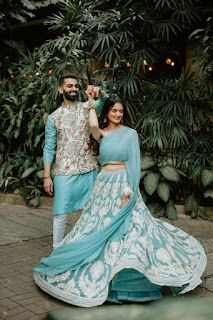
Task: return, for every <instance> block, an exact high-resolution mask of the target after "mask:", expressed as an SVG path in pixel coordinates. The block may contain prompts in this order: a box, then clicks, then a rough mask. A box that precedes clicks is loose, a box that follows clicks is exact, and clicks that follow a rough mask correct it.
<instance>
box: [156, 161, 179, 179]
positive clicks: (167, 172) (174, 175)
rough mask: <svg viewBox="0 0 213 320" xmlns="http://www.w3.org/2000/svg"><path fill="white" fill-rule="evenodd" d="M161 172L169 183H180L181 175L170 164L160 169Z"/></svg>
mask: <svg viewBox="0 0 213 320" xmlns="http://www.w3.org/2000/svg"><path fill="white" fill-rule="evenodd" d="M159 171H160V173H161V174H162V176H163V177H164V178H165V179H167V180H169V181H175V182H178V181H180V175H179V173H178V171H177V170H176V169H175V168H174V167H172V166H170V165H169V164H167V165H165V166H163V167H160V168H159Z"/></svg>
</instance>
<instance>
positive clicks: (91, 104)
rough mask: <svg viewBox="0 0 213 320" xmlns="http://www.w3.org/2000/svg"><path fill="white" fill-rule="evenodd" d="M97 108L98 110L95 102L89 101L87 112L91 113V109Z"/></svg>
mask: <svg viewBox="0 0 213 320" xmlns="http://www.w3.org/2000/svg"><path fill="white" fill-rule="evenodd" d="M95 108H96V102H95V100H89V101H88V107H87V110H88V111H90V110H91V109H95Z"/></svg>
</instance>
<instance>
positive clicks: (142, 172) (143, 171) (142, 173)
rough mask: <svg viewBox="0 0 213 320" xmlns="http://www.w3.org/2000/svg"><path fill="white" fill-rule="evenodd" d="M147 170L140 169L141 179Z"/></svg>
mask: <svg viewBox="0 0 213 320" xmlns="http://www.w3.org/2000/svg"><path fill="white" fill-rule="evenodd" d="M147 172H148V171H146V170H142V171H141V179H143V178H144V177H145V175H146V174H147Z"/></svg>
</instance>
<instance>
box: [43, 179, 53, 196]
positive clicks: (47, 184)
mask: <svg viewBox="0 0 213 320" xmlns="http://www.w3.org/2000/svg"><path fill="white" fill-rule="evenodd" d="M44 190H45V192H46V193H48V194H49V195H50V196H52V195H53V182H52V179H51V178H45V179H44Z"/></svg>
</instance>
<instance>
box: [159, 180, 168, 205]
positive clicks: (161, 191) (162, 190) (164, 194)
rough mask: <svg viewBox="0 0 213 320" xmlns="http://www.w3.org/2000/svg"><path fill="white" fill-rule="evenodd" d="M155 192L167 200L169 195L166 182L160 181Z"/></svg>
mask: <svg viewBox="0 0 213 320" xmlns="http://www.w3.org/2000/svg"><path fill="white" fill-rule="evenodd" d="M157 193H158V195H159V197H160V198H161V199H162V200H163V201H164V202H167V201H168V200H169V196H170V187H169V185H168V183H166V182H160V183H159V185H158V187H157Z"/></svg>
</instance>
